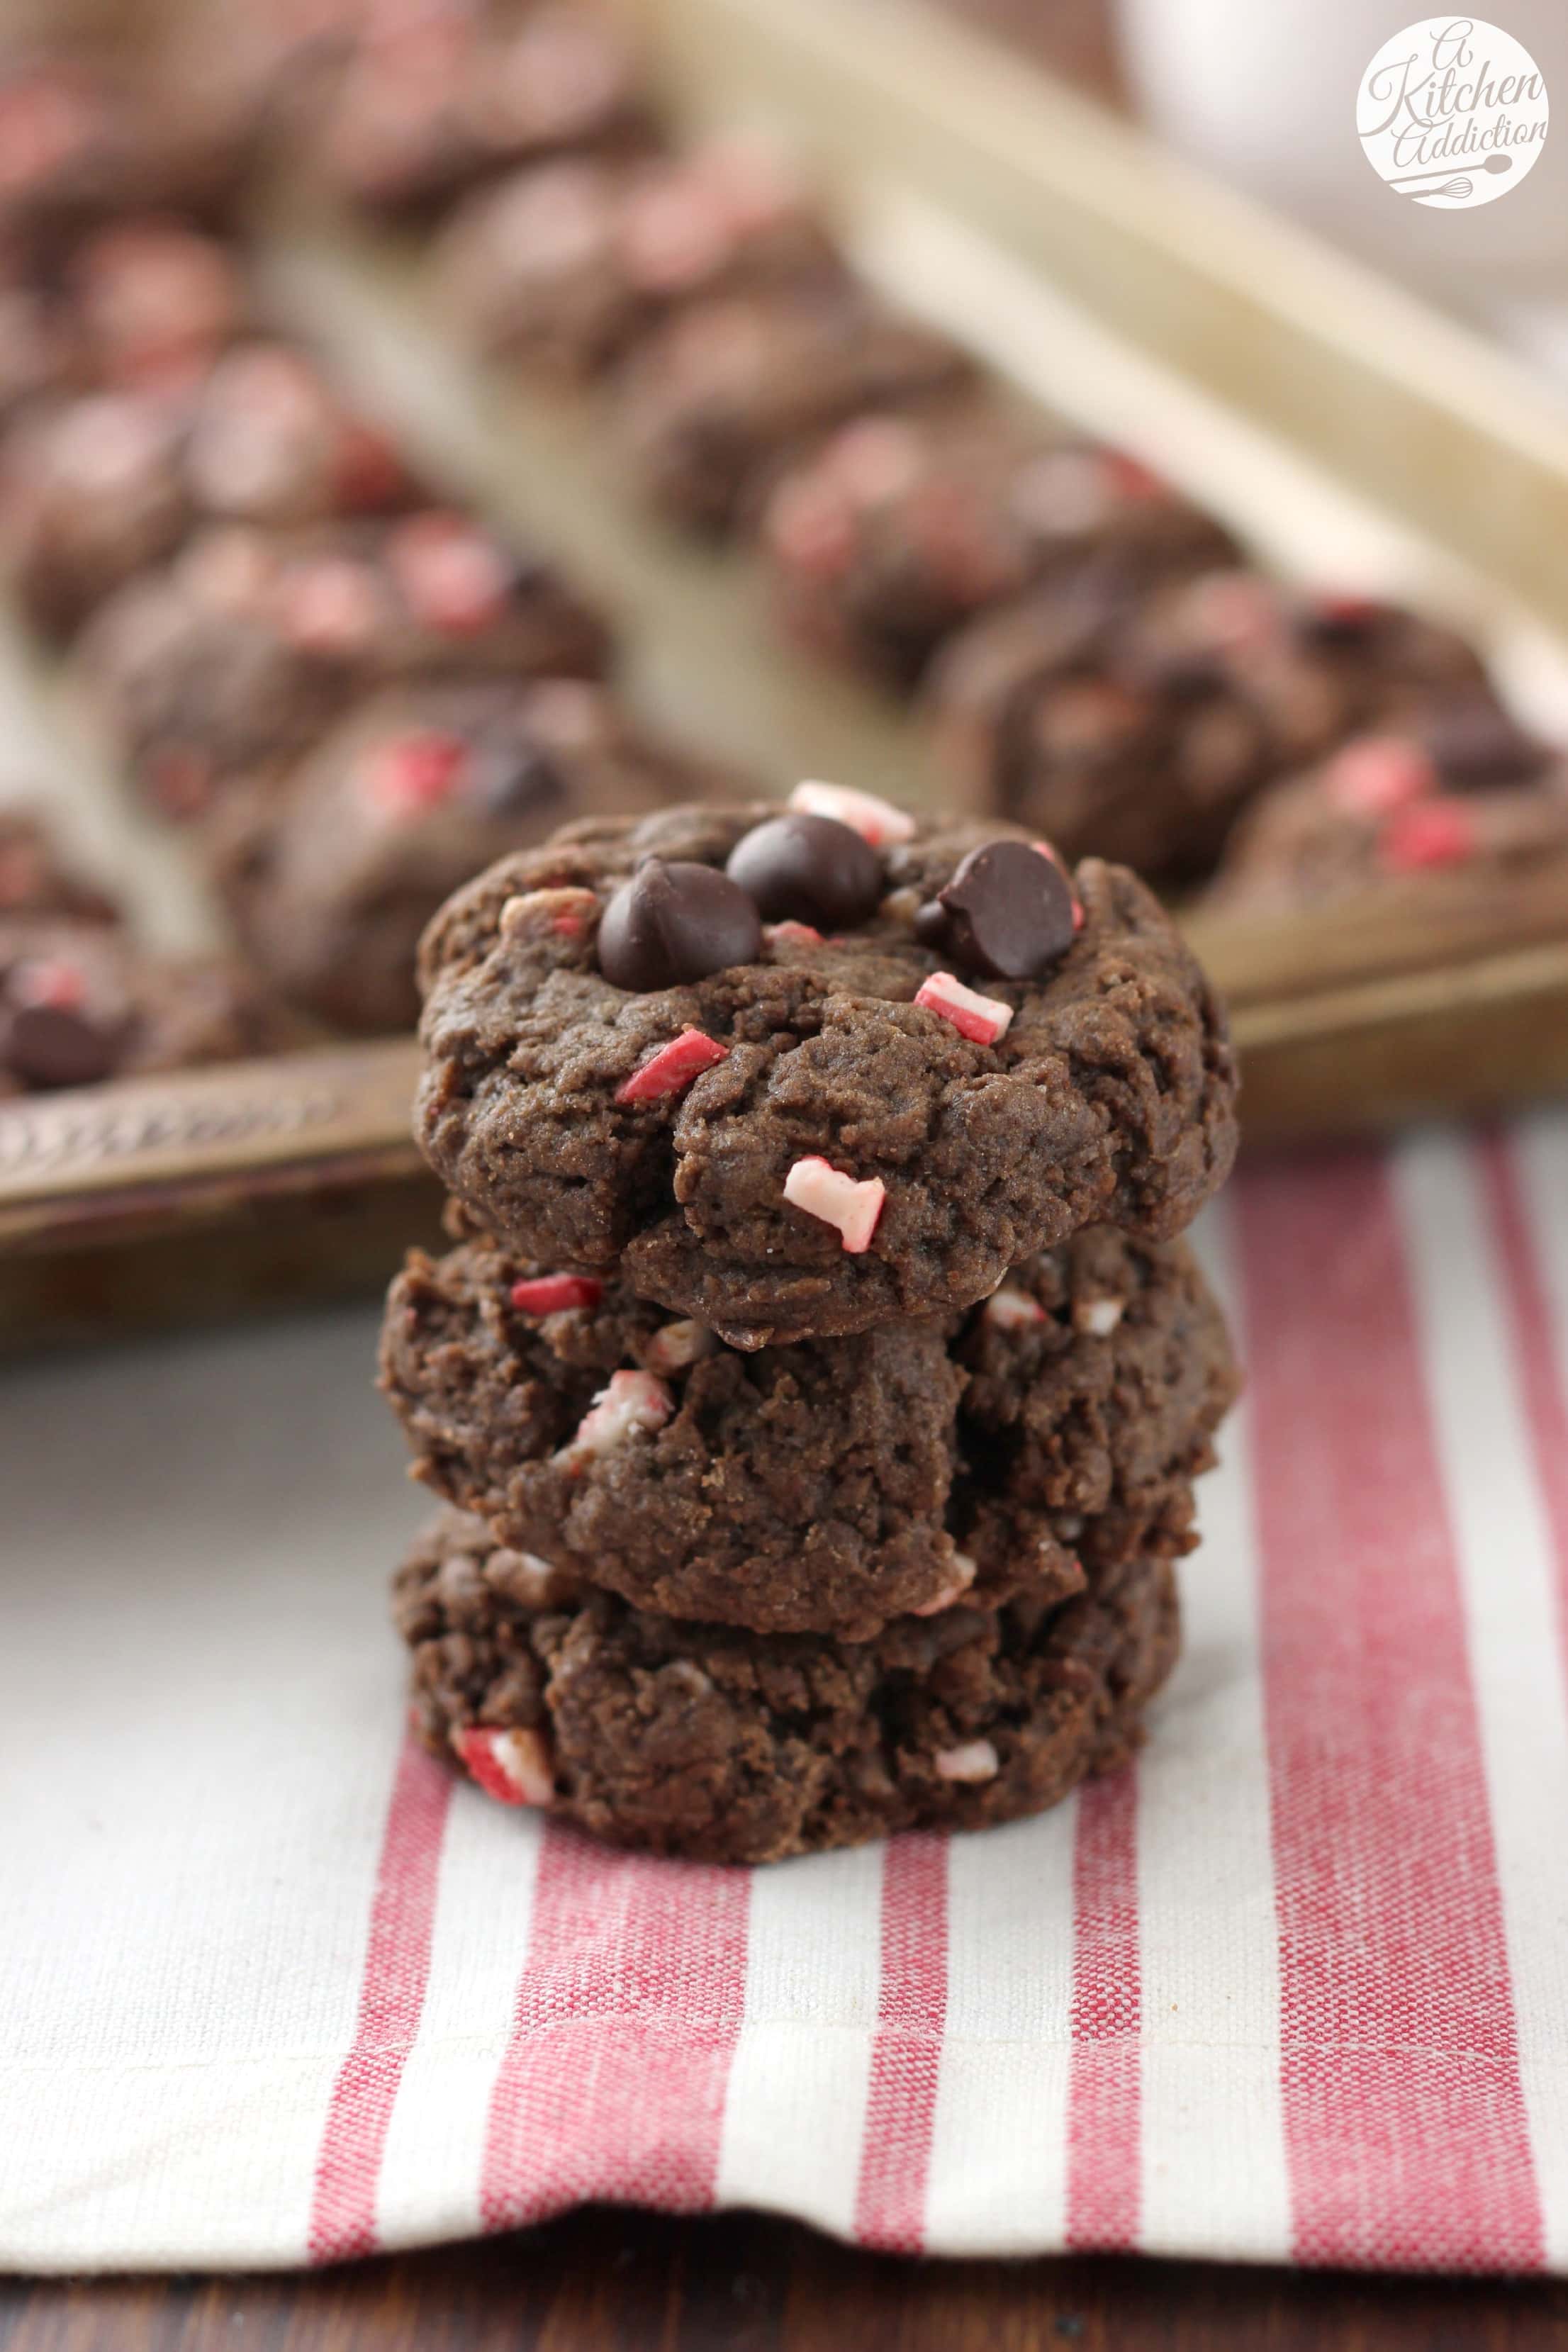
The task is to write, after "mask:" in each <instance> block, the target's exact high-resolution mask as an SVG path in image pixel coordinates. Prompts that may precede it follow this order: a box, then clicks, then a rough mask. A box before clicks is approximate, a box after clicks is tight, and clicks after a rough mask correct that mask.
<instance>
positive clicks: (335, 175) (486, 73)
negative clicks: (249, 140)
mask: <svg viewBox="0 0 1568 2352" xmlns="http://www.w3.org/2000/svg"><path fill="white" fill-rule="evenodd" d="M652 135H653V134H652V124H651V121H650V118H649V115H648V112H647V106H646V103H645V100H644V94H643V88H642V67H641V60H640V59H639V58H638V57H637V51H636V48H635V47H634V45H633V44H632V43H631V42H630V41H629V40H628V39H627V37H626V33H625V31H624V29H623V28H622V27H621V26H619V25H617V24H616V21H615V19H614V18H613V16H611V15H610V14H609V13H608V12H606V11H604V10H601V9H599V8H596V7H594V6H592V5H571V0H535V5H503V6H494V7H483V6H479V5H463V0H436V5H419V0H389V5H383V6H380V7H377V8H374V9H372V10H371V11H370V13H369V15H368V17H367V21H366V24H365V27H364V30H363V34H362V36H361V37H360V38H359V40H358V41H357V42H356V43H355V45H354V47H353V54H352V56H351V57H350V58H349V60H348V63H347V65H346V67H345V68H344V70H343V72H342V77H341V79H340V80H339V82H338V85H337V88H336V89H335V91H334V92H333V95H332V97H331V101H330V103H329V104H328V105H327V106H326V107H325V108H324V109H323V110H322V112H321V119H320V121H319V123H318V126H317V135H316V138H315V141H314V152H313V159H312V160H313V164H314V168H315V170H316V171H317V172H318V173H319V174H320V176H321V178H322V179H323V180H324V181H325V182H326V183H327V184H329V185H330V186H331V188H332V189H333V190H334V191H335V192H336V193H337V194H340V195H342V196H344V197H347V198H348V199H349V200H350V201H352V202H353V203H354V204H356V205H363V206H365V207H367V208H369V209H370V210H372V211H375V212H382V213H390V214H394V215H400V214H401V215H406V214H416V215H417V214H419V213H430V212H433V211H435V210H437V209H438V208H439V207H440V205H443V204H446V203H447V202H449V201H450V200H451V199H452V198H453V197H454V196H456V195H458V194H460V193H461V192H462V191H463V190H464V189H465V188H467V187H468V186H470V185H471V184H473V183H474V182H475V181H477V180H480V179H482V178H484V177H486V176H487V175H488V174H490V173H496V172H499V171H502V170H504V169H505V168H506V167H507V166H508V165H509V164H515V163H523V162H525V161H527V160H528V159H529V158H531V157H536V156H543V155H552V154H563V153H569V152H573V151H574V150H577V149H588V148H599V147H606V146H609V147H616V148H626V149H631V148H635V147H637V146H646V145H647V144H649V143H650V142H651V140H652Z"/></svg>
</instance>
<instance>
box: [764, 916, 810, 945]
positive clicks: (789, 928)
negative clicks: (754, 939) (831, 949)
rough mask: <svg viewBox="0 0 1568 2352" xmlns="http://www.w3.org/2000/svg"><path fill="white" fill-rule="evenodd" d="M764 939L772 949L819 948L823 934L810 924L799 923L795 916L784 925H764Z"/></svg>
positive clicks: (787, 918)
mask: <svg viewBox="0 0 1568 2352" xmlns="http://www.w3.org/2000/svg"><path fill="white" fill-rule="evenodd" d="M763 939H764V940H766V941H767V944H768V945H769V947H771V948H780V947H789V948H819V947H820V946H821V945H822V933H821V932H820V931H819V930H817V929H815V927H814V926H813V925H812V924H810V923H797V922H796V921H795V919H794V917H793V916H789V917H786V919H784V921H783V922H782V923H764V924H763Z"/></svg>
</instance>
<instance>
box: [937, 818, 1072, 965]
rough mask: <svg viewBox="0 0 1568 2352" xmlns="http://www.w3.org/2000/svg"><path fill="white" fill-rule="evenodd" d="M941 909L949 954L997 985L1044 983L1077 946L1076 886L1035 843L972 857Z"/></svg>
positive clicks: (992, 844) (994, 847)
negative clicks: (987, 975)
mask: <svg viewBox="0 0 1568 2352" xmlns="http://www.w3.org/2000/svg"><path fill="white" fill-rule="evenodd" d="M937 904H938V905H939V906H940V907H941V908H942V911H943V913H944V915H945V916H946V918H947V924H946V931H945V936H944V940H943V942H942V944H943V946H944V948H945V949H946V950H947V951H948V952H949V953H951V954H952V957H953V959H954V961H956V962H958V963H959V964H961V965H962V966H963V968H964V969H965V970H966V971H983V972H988V973H990V975H991V976H992V977H993V978H994V979H995V980H1036V979H1037V978H1038V977H1039V975H1040V974H1041V973H1042V972H1043V971H1045V970H1046V969H1047V966H1048V965H1050V964H1053V963H1055V962H1056V961H1057V959H1058V956H1061V955H1065V953H1066V952H1067V950H1068V948H1069V947H1071V945H1072V940H1073V895H1072V886H1071V885H1070V883H1069V882H1068V878H1067V876H1066V875H1065V874H1064V873H1063V872H1062V869H1061V867H1060V866H1058V864H1057V862H1056V860H1055V859H1054V858H1052V857H1047V856H1046V855H1045V853H1044V852H1043V851H1042V850H1038V849H1031V848H1030V846H1029V845H1028V843H1027V842H1024V841H987V842H985V843H984V844H983V845H982V846H981V847H980V848H979V849H972V850H971V851H970V853H969V855H968V856H967V857H966V858H965V859H964V860H963V864H962V865H961V866H959V867H958V869H957V871H956V872H955V873H954V875H953V877H952V881H951V882H949V883H948V885H947V886H946V887H945V889H942V890H939V891H938V892H937ZM923 911H924V910H923V909H922V912H923Z"/></svg>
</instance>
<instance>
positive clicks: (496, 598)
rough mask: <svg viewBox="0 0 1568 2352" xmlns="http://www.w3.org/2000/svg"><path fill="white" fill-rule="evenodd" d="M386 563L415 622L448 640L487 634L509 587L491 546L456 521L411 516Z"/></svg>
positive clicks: (389, 546) (455, 518) (389, 544)
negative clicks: (486, 629)
mask: <svg viewBox="0 0 1568 2352" xmlns="http://www.w3.org/2000/svg"><path fill="white" fill-rule="evenodd" d="M387 559H388V561H389V562H390V563H391V565H392V568H393V571H394V572H395V574H396V576H397V580H398V582H399V583H400V585H401V587H402V589H403V593H404V594H405V596H406V597H407V599H408V602H409V604H410V605H411V606H412V607H413V610H414V613H415V614H416V618H417V619H419V620H421V621H423V622H425V623H426V625H427V626H428V627H430V628H432V629H439V630H440V631H441V632H442V633H443V635H447V636H453V637H468V636H474V635H478V633H479V631H480V630H481V629H485V628H488V627H489V625H490V623H491V622H492V621H493V620H494V619H495V618H496V616H497V614H499V613H500V611H501V609H502V607H503V605H504V604H505V603H506V597H507V591H508V589H509V587H510V584H511V575H510V569H509V566H508V564H507V562H506V559H505V557H504V556H503V555H502V554H501V551H500V549H499V548H498V547H497V546H496V544H495V542H494V541H493V540H489V539H487V538H486V537H485V535H484V533H483V532H482V531H479V530H475V529H474V527H473V525H472V524H471V523H468V522H466V521H465V520H464V519H463V517H462V516H461V515H447V514H422V515H416V516H415V517H414V518H413V520H411V521H409V522H405V523H404V524H403V525H402V526H401V527H400V528H399V529H398V530H395V532H394V533H393V535H392V537H391V539H390V540H389V541H388V542H387Z"/></svg>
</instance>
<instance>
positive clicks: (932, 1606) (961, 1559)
mask: <svg viewBox="0 0 1568 2352" xmlns="http://www.w3.org/2000/svg"><path fill="white" fill-rule="evenodd" d="M952 1570H953V1572H952V1576H951V1577H950V1578H949V1579H948V1581H947V1582H946V1583H945V1584H944V1585H943V1586H942V1591H940V1592H938V1593H935V1594H933V1595H932V1597H931V1600H930V1601H921V1605H920V1607H919V1608H918V1609H911V1610H910V1616H911V1617H940V1616H941V1614H942V1611H943V1610H944V1609H951V1608H952V1605H953V1603H954V1602H955V1601H962V1600H963V1596H964V1594H965V1593H966V1592H967V1591H968V1590H969V1588H970V1586H971V1585H972V1584H973V1581H974V1580H975V1578H976V1577H977V1576H978V1575H979V1573H980V1570H979V1568H978V1566H977V1565H976V1563H975V1562H974V1561H973V1560H972V1559H970V1557H969V1554H968V1553H967V1552H966V1551H955V1552H954V1553H953V1555H952Z"/></svg>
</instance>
